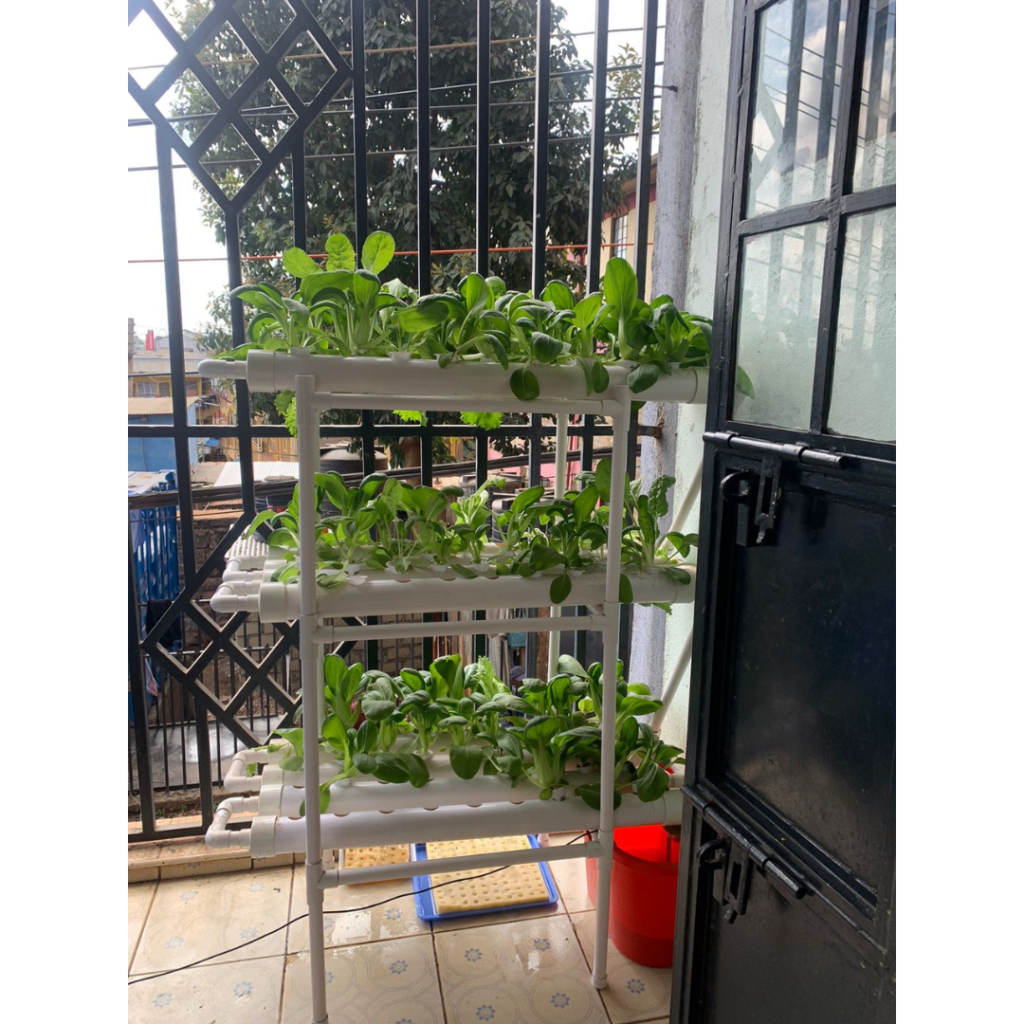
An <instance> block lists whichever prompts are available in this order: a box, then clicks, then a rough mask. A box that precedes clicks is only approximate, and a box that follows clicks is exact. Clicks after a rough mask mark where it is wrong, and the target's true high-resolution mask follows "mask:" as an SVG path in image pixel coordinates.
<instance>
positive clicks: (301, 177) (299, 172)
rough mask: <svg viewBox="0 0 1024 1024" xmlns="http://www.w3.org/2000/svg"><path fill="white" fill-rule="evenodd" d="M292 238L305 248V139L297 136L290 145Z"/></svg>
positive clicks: (301, 247)
mask: <svg viewBox="0 0 1024 1024" xmlns="http://www.w3.org/2000/svg"><path fill="white" fill-rule="evenodd" d="M292 237H293V238H294V239H295V245H297V246H298V247H299V248H300V249H305V248H306V139H305V136H302V135H300V136H298V138H296V140H295V142H294V144H293V145H292Z"/></svg>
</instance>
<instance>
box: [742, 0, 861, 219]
mask: <svg viewBox="0 0 1024 1024" xmlns="http://www.w3.org/2000/svg"><path fill="white" fill-rule="evenodd" d="M845 29H846V0H781V2H780V3H777V4H773V5H772V6H771V7H768V8H766V9H765V10H763V11H762V12H761V13H760V14H759V15H758V35H757V70H756V76H757V77H756V81H757V92H756V94H755V97H754V110H753V112H752V114H751V125H750V153H749V154H748V172H747V200H746V203H747V205H746V212H745V214H744V216H746V217H754V216H756V215H758V214H761V213H771V212H772V211H773V210H781V209H784V208H785V207H787V206H795V205H797V204H799V203H809V202H811V201H812V200H815V199H824V198H825V196H826V195H828V187H829V176H830V175H831V173H832V151H833V149H834V147H835V124H836V118H837V116H838V113H839V67H840V66H839V63H838V62H837V61H839V60H841V59H842V53H843V34H844V31H845Z"/></svg>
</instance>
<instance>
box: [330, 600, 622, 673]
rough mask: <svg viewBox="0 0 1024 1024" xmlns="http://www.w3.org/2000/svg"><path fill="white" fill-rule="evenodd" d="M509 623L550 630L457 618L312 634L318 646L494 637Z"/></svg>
mask: <svg viewBox="0 0 1024 1024" xmlns="http://www.w3.org/2000/svg"><path fill="white" fill-rule="evenodd" d="M604 621H605V616H604V615H571V616H567V617H566V618H565V620H564V622H565V625H566V626H567V627H568V628H569V629H601V628H602V626H603V625H604ZM511 623H514V624H515V630H516V632H518V633H546V632H547V631H548V630H549V629H550V628H551V623H550V621H549V620H547V619H514V620H513V619H459V620H457V621H456V620H453V621H449V622H444V621H435V622H395V623H384V624H382V625H378V626H324V627H322V628H320V629H318V630H317V631H316V633H315V635H314V639H316V641H317V642H318V643H335V644H336V643H341V642H342V641H344V640H395V639H399V638H403V637H411V638H415V637H426V636H470V635H472V634H475V633H482V634H486V635H488V636H494V635H496V634H498V633H507V632H509V630H510V629H511V628H512V626H511V625H510V624H511ZM552 674H554V673H552Z"/></svg>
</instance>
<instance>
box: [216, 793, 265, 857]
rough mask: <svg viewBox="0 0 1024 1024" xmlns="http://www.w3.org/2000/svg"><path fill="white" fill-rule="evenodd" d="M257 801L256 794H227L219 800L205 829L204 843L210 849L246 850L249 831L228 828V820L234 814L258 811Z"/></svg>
mask: <svg viewBox="0 0 1024 1024" xmlns="http://www.w3.org/2000/svg"><path fill="white" fill-rule="evenodd" d="M259 802H260V801H259V797H256V796H229V797H228V798H227V799H226V800H221V802H220V803H219V804H218V805H217V810H216V811H214V813H213V821H212V822H210V827H209V828H208V829H207V830H206V845H207V846H209V847H210V849H211V850H230V849H242V850H247V849H248V848H249V839H250V836H251V833H250V832H244V831H239V830H237V829H236V830H229V829H228V822H229V821H230V820H231V817H232V815H234V814H239V813H242V812H248V811H258V810H259Z"/></svg>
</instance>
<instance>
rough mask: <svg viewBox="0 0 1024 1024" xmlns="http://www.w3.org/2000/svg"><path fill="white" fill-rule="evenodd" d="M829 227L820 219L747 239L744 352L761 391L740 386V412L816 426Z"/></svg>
mask: <svg viewBox="0 0 1024 1024" xmlns="http://www.w3.org/2000/svg"><path fill="white" fill-rule="evenodd" d="M825 232H826V224H825V222H824V221H820V222H819V223H817V224H804V225H801V226H800V227H796V228H785V229H784V230H782V231H771V232H768V233H766V234H763V235H755V236H754V237H753V238H748V239H747V240H746V243H745V244H744V247H743V252H742V254H741V255H742V264H741V271H740V303H739V329H738V334H737V340H736V351H737V361H738V362H739V365H740V368H741V369H742V370H743V372H744V373H746V375H747V377H748V378H749V379H750V383H751V384H752V385H753V392H754V395H755V397H754V398H749V397H746V398H741V394H740V392H739V390H737V393H736V396H735V400H734V403H733V419H737V420H741V421H743V422H744V423H771V424H774V425H775V426H778V427H790V428H794V429H806V428H807V427H809V426H810V422H811V391H812V389H813V385H814V356H815V348H816V338H817V333H818V307H819V305H820V303H821V275H822V265H823V263H824V261H825ZM741 379H742V376H741Z"/></svg>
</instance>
